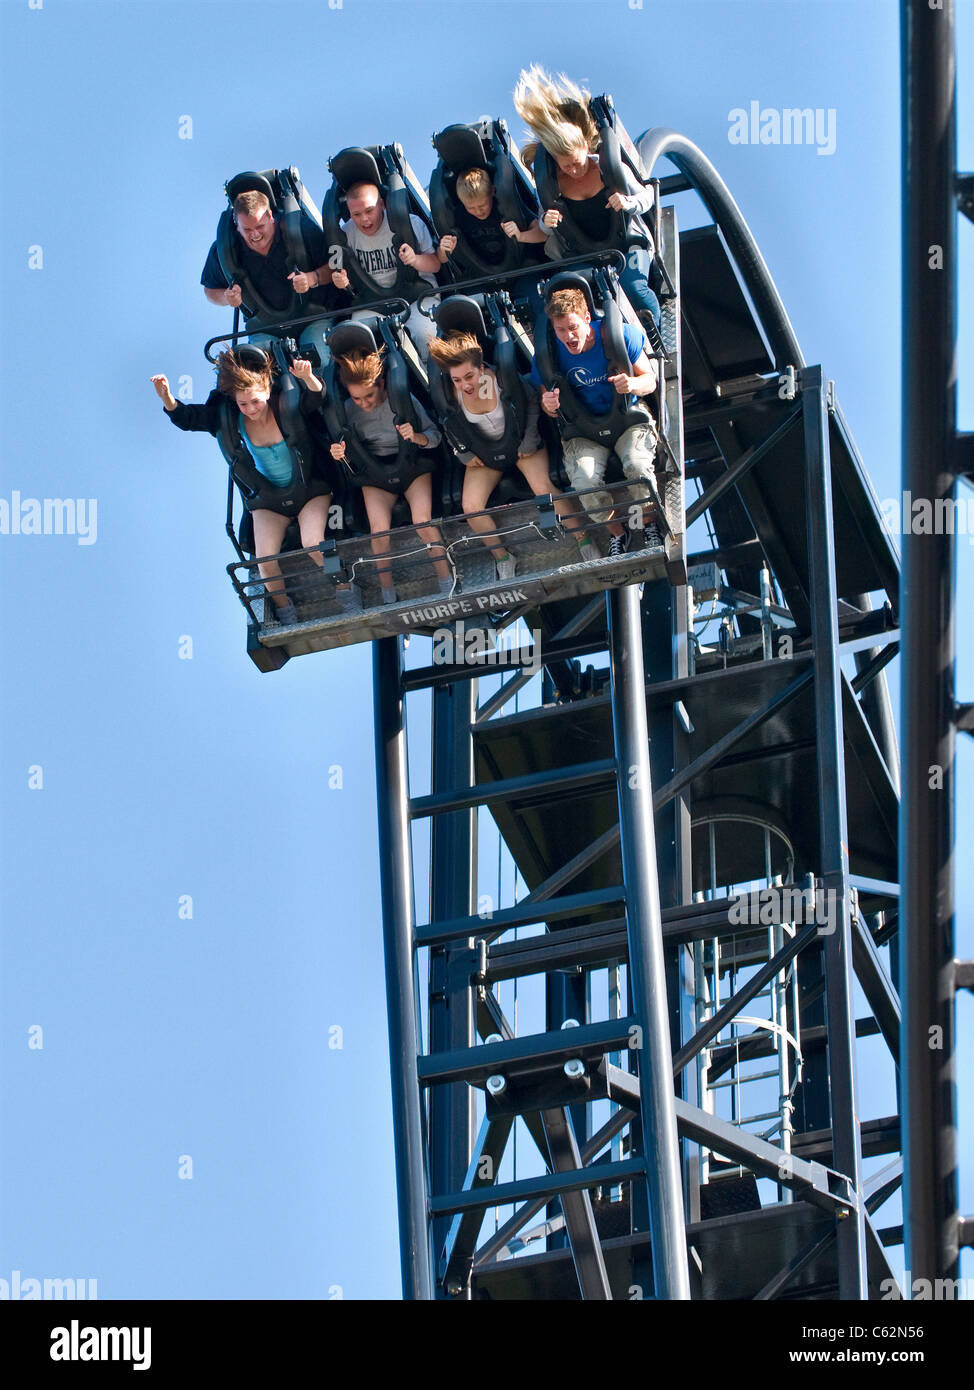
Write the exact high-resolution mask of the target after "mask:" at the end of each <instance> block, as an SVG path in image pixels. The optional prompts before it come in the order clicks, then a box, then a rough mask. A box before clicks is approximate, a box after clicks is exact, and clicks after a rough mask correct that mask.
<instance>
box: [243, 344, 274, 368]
mask: <svg viewBox="0 0 974 1390" xmlns="http://www.w3.org/2000/svg"><path fill="white" fill-rule="evenodd" d="M236 357H237V361H238V362H239V363H240V365H241V367H246V369H247V371H248V372H266V371H267V368H268V367H270V368H272V369H273V366H274V359H273V358H272V357H271V355H270V353H269V352H266V351H265V350H264V349H263V348H262V347H256V346H255V345H254V344H253V343H241V344H240V346H239V347H238V348H237V351H236Z"/></svg>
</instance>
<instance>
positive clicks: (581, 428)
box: [534, 268, 651, 448]
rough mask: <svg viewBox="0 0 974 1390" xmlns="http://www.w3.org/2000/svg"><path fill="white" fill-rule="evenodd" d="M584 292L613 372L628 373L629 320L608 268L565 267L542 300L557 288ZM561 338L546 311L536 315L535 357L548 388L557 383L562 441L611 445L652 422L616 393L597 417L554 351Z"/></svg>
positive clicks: (637, 405)
mask: <svg viewBox="0 0 974 1390" xmlns="http://www.w3.org/2000/svg"><path fill="white" fill-rule="evenodd" d="M563 289H575V290H580V291H581V292H582V294H583V295H584V296H585V302H586V304H587V305H588V311H589V313H590V314H591V316H592V326H593V328H594V329H595V331H596V333H600V334H601V335H602V345H603V348H604V350H605V354H606V357H607V358H608V359H609V364H610V366H611V367H612V369H613V371H615V372H625V373H626V374H627V375H628V374H629V373H630V370H631V364H630V361H629V354H628V352H627V351H626V343H625V338H624V336H623V325H624V322H625V320H624V319H623V316H622V310H621V308H620V306H619V298H618V296H619V289H618V280H617V279H616V276H615V274H614V272H613V271H612V270H610V269H608V268H599V269H598V270H591V271H588V270H581V271H561V272H560V273H559V274H557V275H553V276H551V278H550V279H549V280H548V282H547V284H546V286H545V291H544V299H545V304H546V305H547V304H548V302H549V301H550V299H551V296H552V295H553V294H554V293H555V291H556V290H563ZM556 344H557V339H556V337H555V331H554V328H553V327H552V324H551V320H550V319H549V318H548V315H547V313H541V314H539V315H538V319H537V322H536V324H535V332H534V355H535V361H536V362H537V364H538V371H539V372H540V374H541V378H542V380H543V382H544V384H545V387H546V388H547V389H548V390H551V389H553V388H554V387H558V389H559V393H560V401H561V405H560V409H559V412H558V418H559V423H560V426H561V430H560V433H561V437H562V439H576V438H582V439H591V440H592V441H593V442H594V443H596V444H602V445H604V446H605V447H607V448H613V447H614V446H615V443H616V440H617V439H618V438H619V436H620V435H621V434H623V433H625V431H626V430H627V429H629V428H630V427H631V426H633V425H646V424H649V423H650V420H651V415H650V412H649V410H648V409H647V408H646V406H645V405H643V404H642V402H641V401H637V402H636V403H635V404H634V403H633V402H632V399H631V398H630V397H628V396H621V395H614V396H613V400H612V405H611V407H610V409H609V410H608V411H607V412H606V414H604V415H594V414H592V412H591V411H590V410H588V408H587V407H586V406H585V404H584V402H583V400H582V398H581V396H580V395H579V394H578V393H577V392H576V391H575V390H574V388H573V387H572V386H571V385H570V383H569V382H568V379H567V377H566V376H565V375H564V374H563V372H562V371H561V368H560V366H559V359H558V356H557V349H556Z"/></svg>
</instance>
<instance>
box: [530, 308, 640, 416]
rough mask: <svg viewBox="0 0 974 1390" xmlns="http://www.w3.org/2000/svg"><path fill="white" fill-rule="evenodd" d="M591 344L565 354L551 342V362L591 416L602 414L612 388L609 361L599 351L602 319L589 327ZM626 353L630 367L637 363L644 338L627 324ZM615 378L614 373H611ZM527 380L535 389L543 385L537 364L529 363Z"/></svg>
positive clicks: (638, 329)
mask: <svg viewBox="0 0 974 1390" xmlns="http://www.w3.org/2000/svg"><path fill="white" fill-rule="evenodd" d="M593 327H594V329H595V342H594V344H593V345H592V347H590V348H589V349H588V351H587V352H579V353H574V352H569V351H568V349H567V348H566V347H565V344H564V343H562V342H559V341H558V340H557V339H556V340H555V361H556V362H557V364H558V369H559V371H560V372H561V373H562V375H563V376H566V377H567V378H568V381H569V383H570V384H571V386H572V387H573V388H574V389H575V390H576V391H577V392H578V394H579V396H580V397H581V399H582V401H583V403H584V405H585V407H586V409H587V410H590V411H591V412H592V414H593V415H605V414H606V413H607V412H608V411H609V409H610V408H611V406H612V397H613V396H614V395H615V389H614V388H613V387H612V386H610V385H609V376H610V369H609V361H608V358H607V357H606V355H605V352H604V350H603V348H602V320H601V319H597V320H596V321H595V323H594V324H593ZM622 332H623V336H624V338H625V340H626V352H627V353H628V354H629V362H630V364H631V365H635V363H636V362H637V361H638V360H639V354H640V353H641V352H644V351H645V349H646V335H645V333H644V332H643V330H642V329H641V328H636V327H635V326H634V325H633V324H631V323H626V324H623V328H622ZM611 374H612V375H615V373H611ZM531 380H532V381H533V382H534V383H535V385H536V386H543V385H544V382H543V381H542V380H541V373H540V372H539V371H538V364H537V362H533V363H532V364H531Z"/></svg>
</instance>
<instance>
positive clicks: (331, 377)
mask: <svg viewBox="0 0 974 1390" xmlns="http://www.w3.org/2000/svg"><path fill="white" fill-rule="evenodd" d="M400 333H401V325H400V323H399V320H398V317H397V316H395V315H381V314H375V315H369V316H368V317H365V318H361V319H355V320H351V321H349V322H346V323H339V324H335V325H334V326H333V327H332V328H331V330H330V331H329V333H328V348H329V353H330V356H329V360H328V362H327V363H326V365H325V368H324V373H323V380H324V384H325V404H324V408H323V411H322V415H323V419H324V424H325V429H326V430H327V433H328V436H329V440H330V441H331V442H334V443H336V444H338V443H344V445H345V451H346V452H345V461H344V463H343V464H342V465H340V471H341V472H342V473H343V476H344V481H345V483H346V485H347V489H348V494H349V496H348V507H349V510H350V512H351V514H352V515H353V516H354V519H355V520H354V524H353V529H354V530H356V531H357V532H358V533H359V534H364V535H367V534H368V531H369V526H368V519H367V517H366V514H365V508H364V506H363V504H362V500H361V488H362V486H363V484H372V485H373V486H376V487H388V482H389V464H388V461H386V462H384V463H383V462H381V461H379V460H377V459H376V457H375V455H373V454H372V453H371V452H370V450H369V449H367V448H366V446H365V445H364V444H363V443H362V441H361V440H360V439H359V438H358V436H357V435H356V434H355V432H354V431H353V430H351V429H349V427H348V424H347V421H346V417H345V401H346V400H347V399H348V391H347V390H346V388H345V386H344V384H343V382H342V380H341V376H340V373H339V369H338V363H337V361H336V358H338V357H342V356H347V355H348V354H350V353H353V352H364V353H366V354H371V353H373V352H379V351H380V350H383V349H384V351H385V381H386V391H387V393H388V396H389V404H390V405H391V407H392V412H393V416H394V418H395V421H396V423H397V424H405V423H408V424H411V425H412V426H413V428H414V429H416V430H418V429H419V427H420V422H419V417H418V415H417V413H416V409H415V406H414V404H413V401H412V393H411V389H410V370H409V367H408V365H407V363H406V359H405V358H404V356H403V354H402V351H401V346H400ZM417 452H418V450H417V447H416V445H415V444H412V443H410V442H408V441H407V440H405V439H400V440H399V449H398V455H397V465H398V467H400V468H404V467H407V466H408V465H410V464H411V463H412V462H414V460H415V458H416V455H417ZM438 471H439V470H437V472H438ZM438 485H439V480H438V477H437V473H436V472H435V473H434V474H433V489H434V511H435V510H436V505H437V488H438ZM393 525H394V526H408V525H411V516H410V513H409V508H408V505H407V504H406V503H405V502H404V501H403V500H402V498H400V499H399V500H398V501H397V502H396V505H395V508H394V510H393Z"/></svg>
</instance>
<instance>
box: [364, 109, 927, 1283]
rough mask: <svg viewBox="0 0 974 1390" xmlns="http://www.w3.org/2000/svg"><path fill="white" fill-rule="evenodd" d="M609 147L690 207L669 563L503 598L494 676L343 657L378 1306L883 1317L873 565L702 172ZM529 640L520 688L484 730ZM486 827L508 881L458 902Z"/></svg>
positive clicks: (829, 436) (682, 272) (672, 262)
mask: <svg viewBox="0 0 974 1390" xmlns="http://www.w3.org/2000/svg"><path fill="white" fill-rule="evenodd" d="M639 156H640V159H641V161H642V165H643V170H644V173H645V175H646V176H647V177H648V176H650V175H651V174H653V172H654V167H655V165H656V162H657V160H658V159H659V158H661V157H663V156H665V157H667V158H669V159H670V160H671V161H672V162H673V163H674V164H675V165H676V166H677V168H678V170H679V171H680V172H679V173H678V175H676V176H675V177H670V178H667V179H664V180H662V182H661V191H662V192H663V193H664V194H674V195H675V194H678V193H679V192H680V191H681V190H686V189H694V190H696V191H697V192H698V193H699V195H700V197H701V198H702V199H703V201H704V202H705V204H706V205H707V207H708V208H709V210H710V211H711V213H712V215H713V217H714V224H713V225H712V226H710V227H704V228H695V229H694V230H692V231H689V232H687V233H684V234H683V235H682V236H679V235H678V233H677V228H676V218H675V212H674V210H673V208H672V207H669V206H667V207H665V208H664V209H663V212H662V218H661V244H662V257H663V266H664V268H665V275H666V278H667V280H668V286H667V291H666V293H665V294H664V321H663V329H662V337H663V341H664V344H665V346H666V349H667V362H666V382H665V386H666V399H667V404H668V407H669V418H670V438H669V440H668V443H669V445H670V448H671V449H672V455H673V457H674V458H675V459H676V462H677V464H678V465H679V467H680V469H681V473H680V475H679V476H677V475H676V474H675V473H674V471H673V470H672V469H670V470H669V472H668V473H667V474H666V476H665V477H662V478H661V479H660V492H661V495H663V496H664V497H665V510H666V515H667V518H668V520H669V522H670V529H671V532H672V538H671V540H670V543H669V549H668V551H667V553H666V554H665V555H664V554H658V555H657V556H655V557H653V558H652V559H651V560H650V561H648V562H647V567H646V570H645V584H644V587H643V590H642V592H641V593H640V591H639V590H638V588H637V587H636V586H635V585H633V584H630V585H629V586H628V587H622V588H612V587H610V588H609V591H608V593H607V595H606V596H604V597H603V596H596V597H595V598H587V599H570V600H557V601H554V600H551V599H549V601H548V602H546V603H543V604H537V605H536V606H534V607H531V606H528V605H527V604H526V605H525V606H524V607H523V608H522V609H521V610H520V611H519V612H515V614H514V616H515V617H516V616H521V617H523V618H524V619H525V621H526V622H527V623H528V624H529V626H530V627H531V628H532V630H533V633H534V638H535V641H534V645H533V646H531V647H525V648H523V649H522V650H521V651H520V652H519V653H517V654H515V656H514V658H513V659H511V660H510V661H509V662H508V663H507V665H508V666H510V667H513V668H514V669H515V670H517V671H518V673H517V674H512V673H510V672H509V673H507V674H504V675H501V676H498V675H497V672H496V671H492V670H490V668H489V663H488V664H487V665H486V666H485V665H483V664H481V665H480V666H478V665H470V664H463V663H460V664H457V665H455V666H445V665H443V664H436V663H435V662H434V663H433V664H430V665H422V664H421V662H422V660H423V650H422V649H421V646H420V643H421V641H425V640H426V639H425V638H424V639H418V640H417V641H416V643H415V644H414V645H413V646H412V647H411V649H410V654H411V657H412V659H413V663H414V664H412V665H411V666H410V667H409V668H408V669H406V668H405V667H404V666H403V664H402V656H401V652H400V651H399V650H398V649H397V645H396V643H395V641H384V642H383V643H381V644H380V647H379V648H378V650H377V657H376V709H377V720H376V735H377V745H376V746H377V762H378V765H379V774H378V783H379V796H380V816H381V825H382V838H381V842H380V853H381V855H382V864H381V869H382V885H383V908H384V914H385V932H386V951H387V968H388V996H389V1007H390V1020H391V1029H390V1048H391V1058H392V1067H393V1101H394V1116H395V1122H396V1148H397V1170H398V1178H399V1194H400V1220H401V1225H402V1241H403V1271H404V1289H405V1291H406V1294H407V1296H408V1297H431V1296H432V1297H437V1298H453V1299H463V1298H495V1299H505V1298H506V1299H512V1298H539V1299H551V1298H579V1297H581V1298H586V1299H589V1298H590V1299H607V1298H639V1297H642V1298H657V1299H686V1298H689V1297H693V1298H704V1299H719V1298H750V1299H756V1300H770V1299H775V1298H781V1297H802V1298H822V1299H824V1298H836V1297H838V1298H841V1299H849V1300H851V1299H863V1298H875V1297H879V1296H880V1294H881V1291H886V1293H887V1296H888V1290H889V1287H890V1286H889V1284H887V1283H886V1282H885V1281H887V1280H890V1279H891V1278H892V1275H891V1270H890V1265H889V1262H888V1260H887V1257H886V1253H885V1252H886V1248H887V1247H888V1246H891V1245H895V1244H897V1243H898V1242H900V1241H901V1240H902V1230H901V1229H900V1228H899V1227H898V1226H896V1225H889V1226H886V1227H885V1228H884V1227H877V1226H876V1225H875V1224H874V1217H875V1216H876V1214H877V1212H879V1211H880V1210H881V1209H882V1207H883V1206H884V1204H885V1203H886V1202H887V1201H888V1200H889V1199H890V1198H891V1197H893V1196H895V1194H896V1193H897V1191H898V1190H899V1184H900V1181H901V1177H902V1170H901V1168H900V1167H899V1166H897V1164H896V1163H895V1162H894V1165H892V1167H891V1168H889V1167H888V1168H887V1169H884V1171H883V1172H882V1174H881V1175H872V1174H870V1172H869V1165H871V1164H872V1162H873V1160H874V1159H876V1158H877V1157H879V1156H882V1155H896V1154H898V1153H899V1151H900V1117H899V1115H898V1114H896V1113H893V1114H882V1113H879V1114H871V1113H868V1111H867V1109H866V1105H867V1102H864V1100H863V1099H862V1097H861V1095H860V1094H859V1087H858V1080H857V1041H858V1039H860V1038H863V1037H871V1036H878V1037H879V1038H880V1039H881V1040H882V1044H883V1047H884V1057H885V1061H886V1067H887V1075H888V1079H889V1082H890V1084H889V1093H890V1095H891V1096H892V1095H895V1072H896V1064H897V1062H898V1060H899V1057H900V1052H901V1026H900V1002H899V996H898V993H897V988H896V981H895V980H894V979H893V978H892V977H891V969H890V967H889V966H888V965H887V962H886V959H885V955H884V953H885V952H886V950H887V949H890V948H891V947H895V943H896V939H897V932H898V929H899V902H900V896H899V885H898V874H897V825H898V819H897V818H898V775H899V773H898V765H897V758H896V749H895V745H894V740H893V737H892V722H891V715H890V709H889V699H888V694H887V692H886V685H885V674H884V671H885V666H886V664H887V663H888V661H889V660H890V659H891V658H893V657H895V656H896V655H897V654H898V651H899V645H898V640H899V568H898V558H897V554H896V550H895V548H894V546H893V545H892V543H891V541H890V538H889V536H888V534H887V532H886V530H885V528H884V525H883V520H882V517H881V516H880V515H879V511H878V506H877V504H876V501H875V497H874V495H873V493H872V491H871V489H870V488H869V486H868V482H867V480H866V477H865V473H864V470H863V467H862V463H861V461H860V459H859V456H858V454H857V452H856V449H855V445H854V443H853V441H852V439H851V436H850V434H849V431H848V428H847V425H846V422H845V420H844V417H843V415H842V412H841V409H840V407H839V405H838V402H837V400H836V396H835V391H834V388H833V385H832V383H831V382H830V381H828V380H827V379H826V377H825V375H824V373H823V371H822V368H821V367H819V366H808V365H807V364H806V363H805V361H804V359H803V357H802V354H801V351H800V348H799V346H798V343H797V341H796V338H795V334H794V332H793V330H792V328H791V325H790V324H789V322H788V319H787V316H786V314H785V312H784V308H783V306H782V304H781V301H780V298H779V296H778V294H777V291H776V290H775V287H774V284H773V282H772V280H771V277H770V274H769V272H768V270H767V267H766V266H765V264H764V262H763V260H762V258H761V256H760V253H759V252H758V249H757V247H756V245H755V244H754V241H753V238H752V237H751V234H750V232H749V230H748V228H747V225H746V223H745V222H744V219H743V217H742V216H741V214H740V211H739V209H738V208H737V207H736V204H735V203H734V201H733V199H732V198H731V196H730V193H729V192H728V190H727V189H726V187H725V186H724V185H723V183H722V182H721V181H720V179H719V177H718V175H717V174H716V171H715V170H714V169H713V167H712V166H711V165H710V164H709V162H708V161H707V160H706V159H705V158H704V156H703V155H702V154H701V152H700V151H699V150H697V149H696V148H695V147H694V146H693V145H692V144H691V143H690V142H689V141H687V140H686V139H685V138H684V137H682V136H679V135H676V134H674V133H673V132H669V131H651V132H648V133H647V134H646V135H644V136H643V138H642V140H641V141H640V142H639ZM924 235H926V233H924ZM742 287H743V288H742ZM744 289H746V290H747V292H748V293H749V295H750V301H751V302H750V303H749V302H748V299H747V297H746V295H745V293H744V292H743V291H744ZM751 305H753V306H754V309H753V310H752V307H751ZM685 486H695V487H696V489H697V496H696V498H695V499H694V500H692V501H691V502H690V504H689V505H686V499H685V497H684V488H685ZM695 523H699V525H698V527H697V530H698V531H699V532H703V528H704V527H706V534H701V536H700V541H699V546H700V548H699V549H698V550H696V551H695V553H692V554H690V555H689V556H686V555H685V554H684V547H685V539H686V537H685V533H686V531H687V528H688V527H689V526H691V525H694V524H695ZM674 538H675V539H674ZM705 602H709V603H711V604H712V606H713V608H714V609H715V610H716V609H717V607H718V605H719V606H720V609H719V612H717V614H716V618H715V617H713V616H712V614H708V613H706V612H703V611H702V607H703V604H704V603H705ZM715 622H717V623H718V624H719V633H718V635H717V636H716V637H713V636H707V637H706V638H705V637H704V636H703V634H707V633H709V632H711V630H712V629H711V624H712V623H715ZM539 643H540V649H539V645H538V644H539ZM539 650H540V657H541V663H542V673H541V676H540V680H539V683H540V685H541V696H540V701H539V700H538V699H537V698H536V699H535V700H534V701H533V703H532V702H529V703H528V704H527V706H526V707H525V708H515V709H514V710H513V712H512V709H511V705H512V701H513V700H514V698H515V696H516V695H517V694H518V692H520V691H521V690H523V689H526V687H527V685H528V681H529V680H530V678H531V674H532V672H533V671H534V670H535V665H536V662H535V659H536V658H537V657H538V654H539ZM584 656H591V657H593V658H594V661H595V663H596V664H595V665H590V666H588V668H586V669H583V666H582V663H581V658H582V657H584ZM488 675H489V676H490V678H491V679H492V680H497V681H499V684H498V688H496V689H494V690H493V691H492V692H490V693H489V694H487V695H486V696H483V695H481V693H480V691H481V690H482V689H484V688H485V679H484V678H485V677H486V676H488ZM532 688H533V689H535V690H537V686H535V687H532ZM424 691H425V692H432V693H431V695H430V696H429V699H430V700H431V710H432V718H431V723H430V728H431V736H430V748H431V755H432V757H431V766H432V775H431V779H430V791H429V793H428V794H425V795H415V796H410V794H409V789H408V787H407V784H406V772H405V756H404V749H405V743H404V740H405V734H404V721H403V705H404V702H405V700H406V699H407V697H411V696H413V695H414V694H416V693H418V692H424ZM907 775H908V776H909V775H910V774H909V773H907ZM912 775H913V777H914V779H915V775H916V774H915V772H914V773H913V774H912ZM425 819H429V820H430V821H431V825H432V828H431V865H432V870H431V891H430V902H429V916H428V920H426V921H423V920H422V915H421V918H420V921H419V923H418V924H416V925H414V923H413V919H412V891H413V889H412V884H413V876H412V871H411V855H410V844H411V838H410V831H409V825H410V823H411V822H413V821H419V820H425ZM484 833H496V835H497V836H498V837H499V841H500V843H501V844H502V845H503V849H504V852H505V854H506V855H507V856H508V857H509V861H511V862H513V864H514V865H516V867H517V870H518V873H519V877H520V880H521V881H522V882H523V884H524V885H526V889H527V893H526V896H525V895H524V893H523V892H522V893H521V894H520V896H515V895H514V894H511V893H509V894H508V895H507V897H504V898H501V899H500V900H498V901H492V902H491V903H490V905H489V907H488V908H487V909H486V910H485V909H483V907H482V900H481V899H480V897H479V889H478V862H477V844H478V840H479V838H480V837H481V836H482V835H483V834H484ZM485 871H486V870H485V868H484V866H483V865H481V867H480V870H479V872H481V873H483V872H485ZM478 908H480V910H479V911H478ZM522 929H524V930H526V931H527V934H523V932H522ZM891 958H892V959H894V962H895V957H891ZM539 977H540V979H539ZM938 978H940V977H939V976H938ZM420 981H423V982H424V983H426V982H428V989H429V994H428V1000H429V1009H428V1029H427V1030H426V1046H423V1045H422V1040H421V1038H420V1025H419V1020H420V1016H421V1015H420V1009H419V1006H418V1004H417V990H418V987H419V984H420ZM532 982H533V984H534V986H536V987H535V988H534V994H533V995H532V994H531V989H532ZM857 983H858V985H859V986H860V987H861V991H862V995H863V996H864V998H865V1000H866V1004H867V1009H866V1013H865V1014H864V1015H863V1016H860V1017H857V1016H856V1012H855V1007H854V1005H855V999H856V997H857V995H856V989H855V986H856V984H857ZM515 985H516V987H517V990H519V991H520V992H519V993H518V992H515V993H514V994H513V996H512V1001H511V1004H510V1005H508V1004H507V1003H506V1002H502V991H504V990H506V989H514V987H515ZM532 1001H533V1002H532ZM909 1028H910V1023H909V1019H908V1020H907V1024H906V1028H905V1029H904V1030H903V1032H904V1033H906V1034H907V1035H908V1034H909ZM903 1045H904V1047H906V1048H908V1047H909V1044H908V1043H904V1044H903ZM904 1055H906V1054H904ZM748 1097H753V1100H749V1099H748ZM752 1112H753V1113H752ZM476 1121H479V1128H478V1127H477V1125H476V1123H475V1122H476ZM475 1129H476V1131H477V1132H476V1134H475V1133H474V1131H475ZM516 1146H517V1147H516ZM515 1153H516V1156H517V1161H516V1165H515V1161H514V1158H515ZM491 1209H494V1210H495V1211H497V1213H498V1214H497V1217H496V1225H495V1228H494V1230H493V1231H489V1230H488V1231H484V1230H483V1227H484V1219H485V1216H486V1214H487V1212H488V1211H490V1210H491ZM508 1209H509V1210H510V1214H509V1215H508V1214H507V1212H508ZM532 1223H536V1224H534V1225H532ZM742 1250H746V1251H747V1258H746V1260H743V1259H742V1258H741V1251H742Z"/></svg>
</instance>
